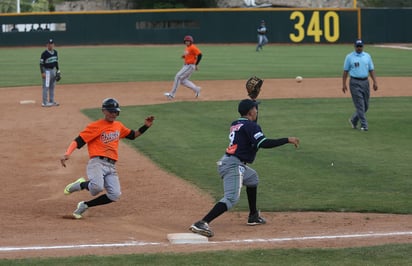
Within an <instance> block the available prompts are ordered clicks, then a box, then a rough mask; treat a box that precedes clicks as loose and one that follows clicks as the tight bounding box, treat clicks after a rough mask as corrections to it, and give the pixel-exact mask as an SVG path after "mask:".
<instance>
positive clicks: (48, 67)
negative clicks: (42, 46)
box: [40, 39, 60, 107]
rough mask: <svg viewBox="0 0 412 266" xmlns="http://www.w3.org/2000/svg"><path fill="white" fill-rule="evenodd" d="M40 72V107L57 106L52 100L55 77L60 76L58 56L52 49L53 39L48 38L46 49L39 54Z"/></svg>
mask: <svg viewBox="0 0 412 266" xmlns="http://www.w3.org/2000/svg"><path fill="white" fill-rule="evenodd" d="M40 72H41V77H42V87H43V94H42V107H51V106H59V104H58V103H57V102H56V101H55V100H54V87H55V85H56V77H57V76H60V70H59V57H58V55H57V51H56V50H55V49H54V40H53V39H49V40H48V42H47V49H46V50H45V51H44V52H43V53H42V54H41V56H40Z"/></svg>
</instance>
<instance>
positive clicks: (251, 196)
mask: <svg viewBox="0 0 412 266" xmlns="http://www.w3.org/2000/svg"><path fill="white" fill-rule="evenodd" d="M243 184H244V185H245V186H246V195H247V200H248V204H249V217H248V222H247V224H248V225H259V224H265V223H266V221H265V219H263V218H262V217H260V214H259V211H258V209H257V187H258V184H259V176H258V174H257V172H256V171H255V170H254V169H252V168H251V167H249V166H245V173H244V177H243Z"/></svg>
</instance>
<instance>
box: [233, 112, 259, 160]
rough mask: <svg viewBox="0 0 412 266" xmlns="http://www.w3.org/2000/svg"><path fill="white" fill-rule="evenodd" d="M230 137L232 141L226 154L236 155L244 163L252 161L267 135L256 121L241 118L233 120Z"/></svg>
mask: <svg viewBox="0 0 412 266" xmlns="http://www.w3.org/2000/svg"><path fill="white" fill-rule="evenodd" d="M229 139H230V143H229V147H228V148H227V149H226V154H228V155H234V156H236V157H237V158H239V160H241V161H242V162H244V163H252V162H253V161H254V160H255V157H256V153H257V151H258V149H259V145H260V144H261V143H262V142H263V141H264V140H265V139H266V137H265V135H264V134H263V132H262V129H261V128H260V126H259V125H258V124H257V123H256V122H254V121H250V120H248V119H246V118H239V119H238V120H236V121H233V122H232V125H231V127H230V133H229Z"/></svg>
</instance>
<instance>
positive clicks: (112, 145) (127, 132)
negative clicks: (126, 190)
mask: <svg viewBox="0 0 412 266" xmlns="http://www.w3.org/2000/svg"><path fill="white" fill-rule="evenodd" d="M102 112H103V115H104V118H103V119H100V120H97V121H95V122H92V123H90V124H89V125H88V126H86V128H85V129H84V130H83V131H82V132H80V134H79V136H78V137H76V138H75V139H74V140H73V141H72V142H71V143H70V145H69V147H68V148H67V151H66V153H65V154H64V155H63V156H62V158H61V160H60V161H61V164H62V166H63V167H66V161H67V160H68V159H69V158H70V155H71V154H72V153H73V151H74V150H75V149H76V148H77V149H80V148H82V147H83V146H84V145H85V144H87V147H88V150H89V157H90V160H89V163H88V164H87V177H88V180H87V181H86V179H85V178H83V177H80V178H79V179H77V180H76V181H74V182H73V183H71V184H68V185H67V186H66V188H65V189H64V194H66V195H69V194H71V193H73V192H75V191H80V190H83V189H87V190H88V191H89V192H90V194H91V195H92V196H96V195H98V194H99V193H100V192H102V191H103V190H104V189H106V193H105V194H103V195H100V196H98V197H97V198H94V199H92V200H90V201H81V202H79V203H78V204H77V209H76V210H75V211H74V212H73V217H74V218H75V219H81V218H82V217H83V213H84V212H85V211H86V210H87V209H88V208H91V207H94V206H98V205H104V204H108V203H111V202H114V201H117V200H118V199H119V197H120V195H121V191H120V183H119V177H118V175H117V171H116V167H115V164H116V161H117V159H118V146H119V140H120V139H122V138H127V139H131V140H133V139H135V138H137V137H139V136H140V135H142V134H143V133H144V132H146V130H147V129H148V128H149V127H151V126H152V124H153V120H154V117H153V116H149V117H147V118H146V119H145V121H144V125H143V126H141V127H140V128H139V129H138V130H132V129H129V128H126V127H125V126H124V125H123V124H122V123H121V122H119V121H115V120H116V118H117V117H118V116H119V114H120V105H119V103H118V102H117V100H116V99H114V98H107V99H105V100H104V101H103V103H102Z"/></svg>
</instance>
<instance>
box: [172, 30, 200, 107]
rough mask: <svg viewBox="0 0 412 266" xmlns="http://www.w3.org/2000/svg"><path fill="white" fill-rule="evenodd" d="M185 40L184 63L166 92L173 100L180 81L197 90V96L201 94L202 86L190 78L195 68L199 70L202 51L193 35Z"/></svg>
mask: <svg viewBox="0 0 412 266" xmlns="http://www.w3.org/2000/svg"><path fill="white" fill-rule="evenodd" d="M183 42H184V44H185V45H186V48H185V51H184V54H183V55H182V58H183V59H184V65H183V67H182V68H181V69H180V71H179V72H177V74H176V76H175V80H174V82H173V87H172V90H171V91H170V92H166V93H165V94H164V95H165V96H166V97H167V98H168V99H169V100H172V99H173V98H174V97H175V95H176V92H177V89H178V88H179V86H180V83H181V84H183V85H184V86H186V87H188V88H189V89H191V90H193V91H194V92H195V97H196V98H197V97H199V95H200V90H201V88H200V87H198V86H196V85H195V84H194V83H193V82H191V81H190V80H189V78H190V76H191V75H192V74H193V72H194V71H195V70H198V65H199V62H200V60H202V52H201V51H200V50H199V48H197V46H196V45H194V44H193V37H192V36H190V35H187V36H185V37H184V39H183Z"/></svg>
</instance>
